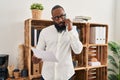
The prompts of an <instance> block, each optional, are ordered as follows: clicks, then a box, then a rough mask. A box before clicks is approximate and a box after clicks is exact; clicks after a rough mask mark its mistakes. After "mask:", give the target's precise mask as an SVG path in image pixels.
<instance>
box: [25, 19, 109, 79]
mask: <svg viewBox="0 0 120 80" xmlns="http://www.w3.org/2000/svg"><path fill="white" fill-rule="evenodd" d="M52 24H53V21H51V20H34V19H27V20H25V28H24V29H25V33H24V34H25V68H27V69H28V70H29V72H28V76H29V79H30V80H32V79H33V78H38V77H40V76H41V75H40V74H41V69H42V64H37V65H34V64H33V63H32V60H31V57H32V55H33V52H32V51H31V49H30V48H31V46H33V47H35V46H36V44H37V41H38V37H39V34H40V31H41V30H42V29H43V28H45V27H48V26H50V25H52ZM73 25H74V26H77V31H78V34H79V39H80V41H81V42H82V44H83V50H82V52H81V53H80V54H75V53H74V52H73V51H72V60H73V65H74V70H75V75H74V76H73V79H72V80H107V55H108V44H107V43H108V25H106V24H99V23H80V22H73ZM92 27H105V29H106V31H105V34H106V35H105V41H104V42H103V43H105V44H95V43H94V42H93V43H94V44H93V43H92V42H90V41H92V39H93V38H91V35H90V31H92V30H91V28H92ZM99 29H100V28H99ZM94 40H95V39H94ZM96 43H97V42H96ZM101 43H102V42H101ZM92 58H96V59H97V60H98V61H99V62H100V63H101V65H100V66H89V65H88V63H89V62H90V61H91V60H92Z"/></svg>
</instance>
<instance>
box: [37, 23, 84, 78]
mask: <svg viewBox="0 0 120 80" xmlns="http://www.w3.org/2000/svg"><path fill="white" fill-rule="evenodd" d="M36 48H37V49H40V50H45V51H51V52H53V53H54V55H55V56H56V58H57V59H58V60H59V61H58V62H43V66H42V76H43V78H44V79H45V80H68V79H69V78H71V77H72V76H73V75H74V73H75V72H74V67H73V63H72V55H71V49H72V50H73V51H74V53H75V54H80V52H81V51H82V48H83V46H82V43H81V42H80V40H79V36H78V32H77V30H76V26H73V28H72V30H71V31H68V30H66V31H62V32H61V33H59V32H57V29H56V28H55V27H54V25H52V26H49V27H47V28H44V29H43V30H42V31H41V33H40V36H39V41H38V44H37V47H36Z"/></svg>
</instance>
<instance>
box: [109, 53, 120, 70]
mask: <svg viewBox="0 0 120 80" xmlns="http://www.w3.org/2000/svg"><path fill="white" fill-rule="evenodd" d="M108 58H109V61H110V63H111V64H112V65H113V66H114V67H115V68H117V69H118V67H119V66H118V64H117V63H116V61H115V59H114V58H113V56H111V55H109V56H108Z"/></svg>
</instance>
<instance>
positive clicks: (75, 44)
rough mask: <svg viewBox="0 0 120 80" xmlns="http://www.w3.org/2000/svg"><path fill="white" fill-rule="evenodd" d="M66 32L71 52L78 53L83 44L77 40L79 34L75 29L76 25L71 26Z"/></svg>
mask: <svg viewBox="0 0 120 80" xmlns="http://www.w3.org/2000/svg"><path fill="white" fill-rule="evenodd" d="M68 34H69V36H70V45H71V48H72V50H73V52H74V53H75V54H80V53H81V51H82V49H83V45H82V43H81V41H80V40H79V35H78V32H77V30H76V26H73V29H72V30H71V31H68Z"/></svg>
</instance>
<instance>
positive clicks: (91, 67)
mask: <svg viewBox="0 0 120 80" xmlns="http://www.w3.org/2000/svg"><path fill="white" fill-rule="evenodd" d="M102 67H107V65H100V66H88V67H87V69H93V68H102Z"/></svg>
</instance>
